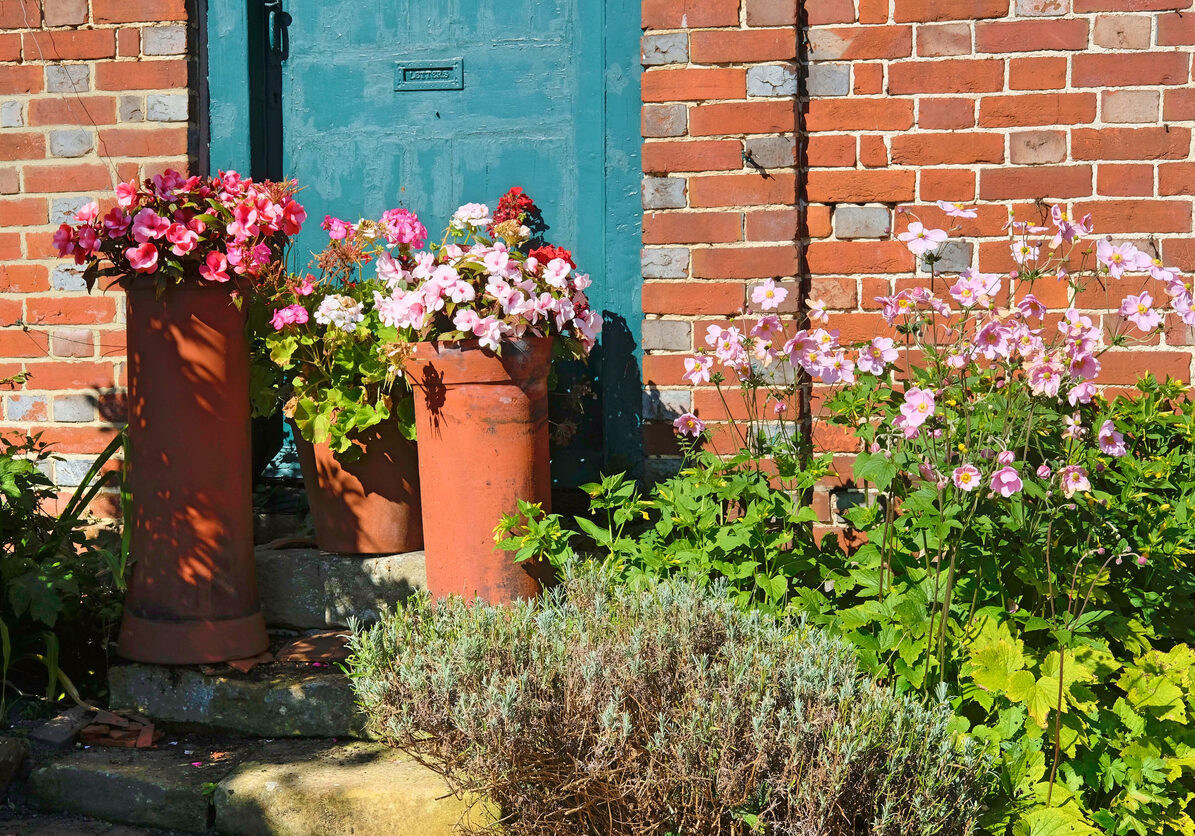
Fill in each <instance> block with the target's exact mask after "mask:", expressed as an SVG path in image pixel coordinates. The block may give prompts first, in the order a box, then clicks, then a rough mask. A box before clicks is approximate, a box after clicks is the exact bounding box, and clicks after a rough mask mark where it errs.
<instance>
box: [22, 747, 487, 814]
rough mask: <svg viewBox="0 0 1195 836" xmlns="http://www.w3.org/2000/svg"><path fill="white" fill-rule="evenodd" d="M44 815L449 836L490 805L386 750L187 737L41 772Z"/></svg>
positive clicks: (72, 756) (37, 789) (34, 791)
mask: <svg viewBox="0 0 1195 836" xmlns="http://www.w3.org/2000/svg"><path fill="white" fill-rule="evenodd" d="M27 796H28V798H29V800H30V801H31V802H32V803H33V804H34V805H35V806H36V807H38V808H39V809H42V810H47V811H53V812H58V813H74V814H78V815H83V816H88V817H91V818H95V819H102V820H104V821H108V822H115V823H119V824H129V825H137V826H141V827H154V828H162V829H168V830H175V831H182V832H186V833H208V832H211V830H212V829H214V830H215V832H216V833H220V834H236V836H258V834H261V835H262V836H267V835H268V836H327V834H340V833H352V834H354V836H448V834H452V833H457V832H459V827H458V826H462V827H463V826H467V825H469V824H473V825H476V824H479V823H482V822H483V821H486V820H487V819H486V818H485V816H487V815H488V808H487V807H486V806H485V805H470V804H468V803H466V802H465V801H464V800H462V799H459V798H457V797H455V796H453V795H452V794H450V793H449V791H448V787H447V785H446V784H445V783H444V781H443V779H441V778H440V776H438V775H436V774H435V773H433V772H431V771H430V770H428V769H426V768H425V767H423V766H420V765H419V764H417V763H415V762H414V761H412V760H410V759H409V758H407V757H406V756H405V755H402V754H401V753H399V752H396V751H395V750H393V749H390V748H387V747H385V746H382V745H380V744H375V743H366V742H360V741H355V742H339V741H331V740H276V741H245V740H233V741H209V742H206V743H199V742H194V741H188V740H187V739H181V740H179V741H178V744H177V745H164V746H162V747H161V748H159V749H157V750H140V751H137V750H127V751H126V750H113V749H98V748H92V749H87V750H76V751H74V752H71V753H69V754H67V755H64V756H62V757H61V758H59V759H57V760H55V761H53V762H51V763H49V764H46V765H44V766H41V767H39V768H37V769H35V770H34V771H33V774H32V775H31V777H30V779H29V784H28V787H27Z"/></svg>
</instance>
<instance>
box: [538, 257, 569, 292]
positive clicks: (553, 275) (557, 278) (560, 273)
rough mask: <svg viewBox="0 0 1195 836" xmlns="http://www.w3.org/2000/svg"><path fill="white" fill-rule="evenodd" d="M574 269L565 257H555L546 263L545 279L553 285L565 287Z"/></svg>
mask: <svg viewBox="0 0 1195 836" xmlns="http://www.w3.org/2000/svg"><path fill="white" fill-rule="evenodd" d="M572 269H573V268H572V267H570V266H569V264H568V262H567V261H565V260H564V259H563V258H554V259H552V260H551V261H549V262H548V263H547V264H545V265H544V281H545V282H547V283H548V284H550V285H551V286H552V287H561V288H562V287H565V286H566V285H567V284H568V274H569V273H570V272H572Z"/></svg>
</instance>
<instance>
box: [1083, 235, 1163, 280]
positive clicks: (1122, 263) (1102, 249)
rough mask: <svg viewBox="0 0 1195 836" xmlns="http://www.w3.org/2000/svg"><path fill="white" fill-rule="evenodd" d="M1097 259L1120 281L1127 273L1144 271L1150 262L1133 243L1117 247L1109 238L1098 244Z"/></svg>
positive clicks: (1096, 249) (1096, 248)
mask: <svg viewBox="0 0 1195 836" xmlns="http://www.w3.org/2000/svg"><path fill="white" fill-rule="evenodd" d="M1095 258H1096V261H1098V262H1099V263H1100V264H1102V265H1104V267H1106V268H1107V269H1108V272H1109V273H1110V274H1111V275H1112V278H1114V279H1119V278H1120V277H1121V276H1123V275H1124V274H1125V272H1126V271H1130V270H1144V269H1145V268H1146V266H1148V264H1149V262H1150V258H1149V256H1147V255H1146V254H1145V253H1143V252H1141V251H1140V250H1138V249H1137V248H1136V247H1134V246H1133V245H1132V244H1131V243H1129V242H1127V241H1126V242H1125V243H1123V244H1121V245H1120V246H1119V247H1117V246H1113V244H1112V242H1111V241H1109V240H1108V239H1107V238H1103V239H1101V240H1100V242H1099V243H1098V244H1096V247H1095Z"/></svg>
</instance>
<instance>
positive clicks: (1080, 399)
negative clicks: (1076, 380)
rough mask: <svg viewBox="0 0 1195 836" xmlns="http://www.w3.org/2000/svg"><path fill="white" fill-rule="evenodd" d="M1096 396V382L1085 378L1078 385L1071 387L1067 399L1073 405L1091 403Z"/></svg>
mask: <svg viewBox="0 0 1195 836" xmlns="http://www.w3.org/2000/svg"><path fill="white" fill-rule="evenodd" d="M1094 397H1095V384H1094V383H1092V382H1091V381H1090V380H1085V381H1083V382H1082V383H1080V384H1079V385H1077V386H1073V387H1071V390H1070V391H1069V392H1067V394H1066V400H1067V402H1068V403H1070V405H1071V406H1075V405H1076V404H1081V403H1091V399H1092V398H1094Z"/></svg>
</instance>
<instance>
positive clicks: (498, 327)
mask: <svg viewBox="0 0 1195 836" xmlns="http://www.w3.org/2000/svg"><path fill="white" fill-rule="evenodd" d="M473 334H474V335H475V336H476V337H477V342H478V343H479V344H480V345H481V347H482V348H488V349H490V350H491V351H497V350H498V347H499V342H500V341H501V339H502V321H501V320H500V319H498V318H497V317H495V316H487V317H485V318H484V319H482V320H481V321H480V322H478V323H477V325H476V326H474V328H473Z"/></svg>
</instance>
